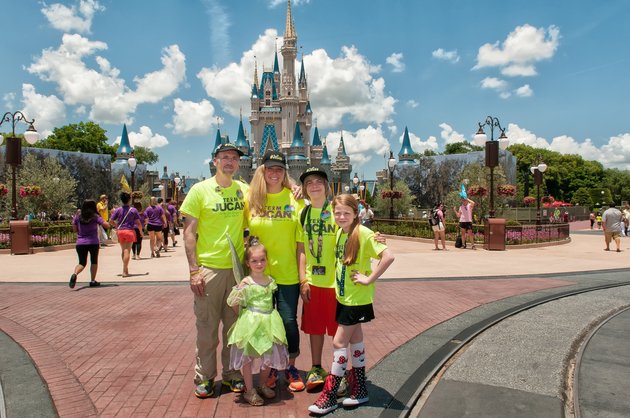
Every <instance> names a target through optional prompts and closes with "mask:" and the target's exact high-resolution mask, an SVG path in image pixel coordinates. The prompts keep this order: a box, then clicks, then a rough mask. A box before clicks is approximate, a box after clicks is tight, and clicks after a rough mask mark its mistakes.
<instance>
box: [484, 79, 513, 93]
mask: <svg viewBox="0 0 630 418" xmlns="http://www.w3.org/2000/svg"><path fill="white" fill-rule="evenodd" d="M507 86H508V83H507V82H506V81H505V80H501V79H500V78H496V77H486V78H484V79H483V80H481V88H482V89H492V90H497V91H503V90H505V89H506V88H507Z"/></svg>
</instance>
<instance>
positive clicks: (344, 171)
mask: <svg viewBox="0 0 630 418" xmlns="http://www.w3.org/2000/svg"><path fill="white" fill-rule="evenodd" d="M331 168H332V171H333V177H335V178H336V179H338V181H339V183H340V184H341V185H344V186H345V185H348V186H349V185H350V173H351V172H352V165H351V164H350V157H348V154H346V145H345V144H344V141H343V131H341V140H340V141H339V147H338V148H337V157H336V158H335V162H334V163H333V164H332V167H331Z"/></svg>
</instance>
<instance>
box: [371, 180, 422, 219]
mask: <svg viewBox="0 0 630 418" xmlns="http://www.w3.org/2000/svg"><path fill="white" fill-rule="evenodd" d="M389 191H391V188H390V187H389V181H388V182H387V184H384V185H382V186H380V187H379V189H378V191H377V192H376V195H375V196H374V205H373V209H374V212H376V213H377V214H378V216H380V217H382V218H389V208H390V204H391V202H392V201H393V203H394V217H398V216H401V215H402V216H406V215H407V213H408V212H409V209H413V200H414V196H413V195H412V194H411V191H410V190H409V187H408V186H407V184H406V183H405V182H404V181H402V180H396V181H395V182H394V191H398V192H401V193H402V197H400V198H397V199H393V200H392V199H390V198H388V197H386V198H384V197H383V196H382V193H383V192H389Z"/></svg>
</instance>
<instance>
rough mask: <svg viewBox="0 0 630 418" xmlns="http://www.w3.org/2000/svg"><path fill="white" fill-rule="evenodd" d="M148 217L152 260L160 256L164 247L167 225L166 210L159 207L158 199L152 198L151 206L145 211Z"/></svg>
mask: <svg viewBox="0 0 630 418" xmlns="http://www.w3.org/2000/svg"><path fill="white" fill-rule="evenodd" d="M144 215H145V216H146V217H147V219H146V222H147V231H149V245H150V247H151V258H153V257H159V256H160V247H161V246H162V229H164V225H165V224H166V216H164V210H162V207H161V206H160V205H158V202H157V198H156V197H152V198H151V202H150V206H149V207H148V208H147V209H146V210H145V211H144Z"/></svg>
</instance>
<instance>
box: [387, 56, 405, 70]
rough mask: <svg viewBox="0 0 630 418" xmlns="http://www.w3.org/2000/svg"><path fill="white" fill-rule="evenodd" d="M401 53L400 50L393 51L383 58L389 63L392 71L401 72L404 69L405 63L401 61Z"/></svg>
mask: <svg viewBox="0 0 630 418" xmlns="http://www.w3.org/2000/svg"><path fill="white" fill-rule="evenodd" d="M402 59H403V54H402V52H394V53H393V54H392V55H390V56H389V57H387V58H385V62H386V63H388V64H389V65H391V66H392V67H394V68H392V71H393V72H395V73H402V72H403V71H405V63H404V62H402Z"/></svg>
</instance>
